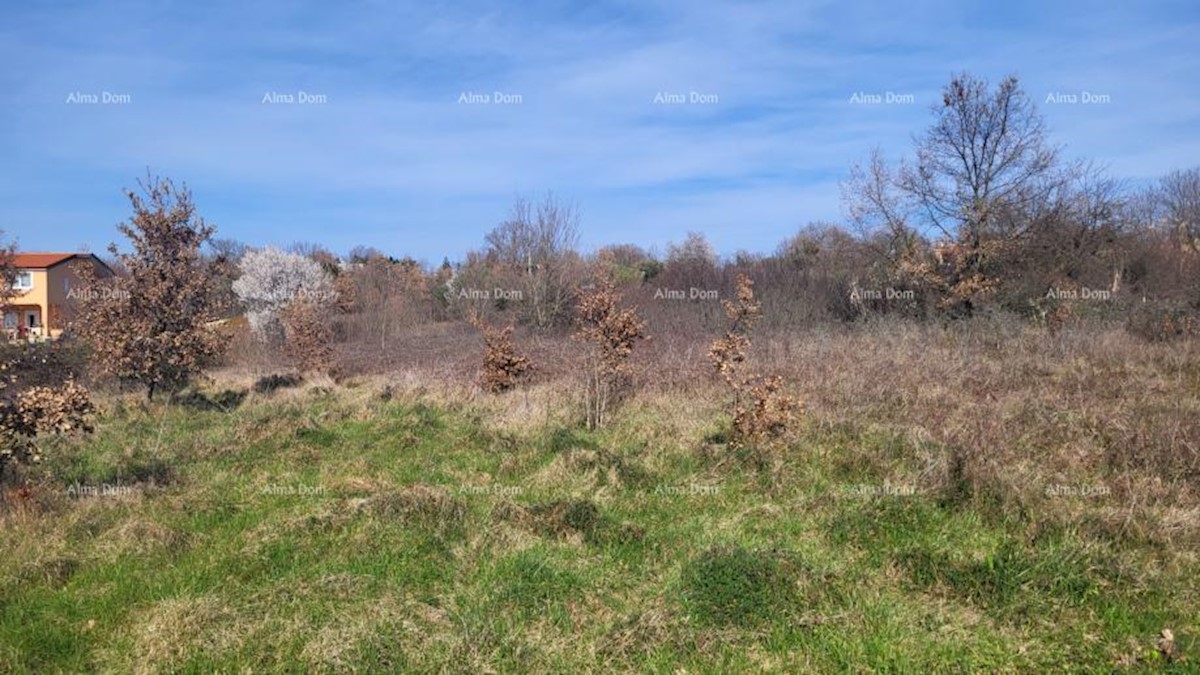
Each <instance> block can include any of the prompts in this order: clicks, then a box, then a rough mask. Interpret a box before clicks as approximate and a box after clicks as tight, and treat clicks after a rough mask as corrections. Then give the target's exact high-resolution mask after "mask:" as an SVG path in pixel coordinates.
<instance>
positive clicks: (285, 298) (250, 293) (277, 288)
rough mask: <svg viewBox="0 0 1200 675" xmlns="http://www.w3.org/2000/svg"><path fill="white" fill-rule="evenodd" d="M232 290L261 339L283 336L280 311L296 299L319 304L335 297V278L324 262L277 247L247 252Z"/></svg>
mask: <svg viewBox="0 0 1200 675" xmlns="http://www.w3.org/2000/svg"><path fill="white" fill-rule="evenodd" d="M239 267H240V269H241V276H240V277H238V279H237V280H236V281H234V282H233V292H234V293H236V294H237V297H238V299H239V300H241V302H242V306H243V307H245V308H246V317H247V318H248V319H249V321H250V328H251V330H253V331H254V334H255V335H257V336H258V337H259V338H260V339H275V338H279V337H282V335H283V326H282V324H281V322H280V313H281V312H282V311H283V309H284V308H285V307H287V306H288V305H289V304H291V303H292V302H293V301H295V300H307V301H309V302H312V303H314V304H316V305H321V304H323V303H332V302H334V300H335V298H336V294H335V291H334V287H333V280H332V279H331V278H330V276H329V273H328V272H326V271H325V269H324V268H322V267H321V264H320V263H318V262H316V261H314V260H312V259H311V258H307V257H305V256H302V255H299V254H296V253H286V252H284V251H280V250H279V249H276V248H270V247H268V248H264V249H259V250H252V251H247V252H246V253H245V255H244V256H242V259H241V262H240V263H239Z"/></svg>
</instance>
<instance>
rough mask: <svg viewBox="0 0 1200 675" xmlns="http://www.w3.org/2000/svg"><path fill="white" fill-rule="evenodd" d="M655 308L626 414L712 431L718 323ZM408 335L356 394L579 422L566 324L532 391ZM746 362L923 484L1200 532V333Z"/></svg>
mask: <svg viewBox="0 0 1200 675" xmlns="http://www.w3.org/2000/svg"><path fill="white" fill-rule="evenodd" d="M654 316H655V315H653V314H651V315H649V318H648V320H647V328H646V332H647V333H648V334H652V335H654V336H655V339H654V340H653V341H649V342H647V343H646V345H645V349H639V350H638V351H637V352H636V353H635V354H634V355H633V356H632V357H631V359H630V361H629V363H630V364H631V367H632V369H633V374H634V385H633V387H634V389H635V390H636V391H637V394H636V396H635V397H634V398H633V399H632V401H631V402H632V403H633V405H631V406H629V408H628V411H627V413H626V414H625V415H626V416H632V417H633V418H637V419H641V418H646V420H651V419H652V420H653V422H654V423H653V424H650V423H649V422H648V421H647V423H645V424H642V423H640V422H639V423H637V424H638V426H637V432H638V433H639V434H641V436H640V437H639V438H640V440H642V441H644V442H646V443H649V444H650V445H652V446H655V445H675V446H680V445H683V446H686V445H688V444H696V443H699V442H700V441H701V440H702V438H703V437H704V435H705V434H707V433H711V432H712V426H711V422H712V420H713V419H714V415H715V414H718V413H719V411H720V409H721V407H722V405H721V400H722V398H723V394H722V389H723V386H722V385H723V384H724V383H723V382H722V381H721V380H720V378H719V376H717V375H716V374H715V373H714V372H713V370H712V366H711V364H710V363H709V362H708V358H707V352H708V346H709V344H710V343H711V337H710V336H711V335H712V331H711V329H709V328H708V327H707V326H706V325H701V324H702V323H703V322H701V321H700V319H697V323H696V324H695V326H693V330H684V331H677V332H672V333H669V334H662V333H660V332H659V331H658V329H657V327H656V325H655V324H654ZM678 319H679V317H675V318H674V319H672V320H673V321H674V320H678ZM704 321H708V319H707V318H706V319H704ZM403 339H404V340H405V341H409V340H411V341H413V343H414V344H416V343H420V348H419V349H416V350H414V352H413V353H412V354H409V355H407V356H405V357H403V358H401V356H400V355H399V354H397V355H396V356H395V358H394V359H391V360H390V361H389V363H390V364H391V365H392V366H393V369H391V370H390V371H387V372H386V373H385V374H378V375H364V376H361V378H360V379H359V382H358V384H359V387H358V389H359V390H361V391H364V392H375V391H378V390H379V389H380V388H382V387H384V386H391V387H394V389H395V391H396V392H397V395H398V396H410V397H423V398H429V399H432V400H433V401H435V402H443V403H449V404H454V405H462V404H463V402H469V404H470V405H471V406H474V407H477V408H479V409H480V410H481V411H482V412H484V413H485V414H484V418H485V419H486V420H487V421H488V423H489V424H490V425H492V426H493V427H494V428H496V429H498V430H501V431H508V432H519V431H521V430H523V429H528V428H530V427H531V426H544V425H548V426H553V425H562V424H569V423H570V421H571V420H573V419H575V417H574V414H573V413H572V410H573V409H574V407H575V406H577V405H578V401H577V400H576V398H575V397H574V396H573V395H572V393H573V389H572V384H571V382H572V381H573V374H572V372H571V366H570V363H571V360H570V358H568V355H569V354H570V352H571V349H572V345H571V341H570V340H567V339H565V337H562V336H553V335H548V336H546V335H542V336H538V335H531V336H529V339H528V340H527V344H528V346H529V349H528V353H529V354H530V356H531V358H533V359H535V360H537V361H538V362H539V363H545V364H546V365H547V367H546V368H545V369H542V370H540V371H539V373H538V375H537V377H536V378H535V380H534V381H533V382H532V383H531V384H530V386H529V387H527V388H526V391H525V393H524V394H523V395H522V396H517V397H503V398H499V399H497V398H494V397H489V398H480V397H478V396H477V394H475V393H473V390H474V387H473V382H472V381H473V379H474V376H475V373H476V372H477V368H478V366H477V362H476V361H475V356H474V349H473V348H465V347H464V345H467V344H470V341H471V340H473V339H477V338H475V337H474V336H472V335H471V331H470V330H469V328H468V327H466V326H465V325H462V324H460V325H458V327H453V326H448V325H433V326H421V327H418V328H417V329H415V331H414V333H413V334H412V335H410V336H406V337H404V338H403ZM746 358H747V360H749V361H752V362H753V363H754V364H755V367H756V370H759V371H762V372H769V373H771V374H773V375H778V376H780V377H783V378H784V379H785V380H787V381H791V382H803V383H804V395H805V408H806V412H807V414H808V416H809V417H810V418H811V420H812V423H813V424H815V425H824V426H828V425H834V426H836V425H839V424H851V425H854V426H855V427H857V428H861V429H866V430H873V431H878V432H880V433H888V434H896V435H899V436H901V437H903V438H906V439H908V442H909V443H910V444H911V445H912V446H913V447H915V448H918V451H917V452H918V454H920V455H921V456H922V457H924V458H925V460H924V461H925V469H924V470H923V471H922V473H921V476H920V482H921V488H922V489H928V490H950V489H951V488H952V486H951V485H950V483H952V482H954V481H955V480H957V481H959V482H965V483H966V485H965V487H966V488H967V490H968V492H969V494H971V495H990V496H994V497H999V502H1000V503H1002V504H1008V505H1009V506H1011V507H1013V508H1036V509H1044V510H1045V511H1046V512H1047V513H1051V514H1058V515H1059V516H1061V517H1062V518H1064V519H1070V518H1076V517H1077V516H1080V515H1081V514H1082V513H1084V512H1087V513H1088V514H1089V516H1088V519H1087V522H1088V523H1089V526H1090V527H1094V528H1096V529H1097V530H1101V531H1105V532H1109V533H1112V534H1114V535H1131V536H1138V537H1148V538H1152V539H1155V540H1163V541H1167V540H1181V539H1183V540H1188V539H1196V538H1200V525H1198V524H1197V523H1200V520H1198V519H1197V518H1196V516H1197V515H1198V512H1197V509H1198V508H1200V489H1198V488H1197V484H1198V480H1200V365H1198V364H1200V343H1197V342H1196V341H1194V340H1186V339H1184V340H1175V341H1171V342H1148V341H1146V340H1143V339H1141V338H1139V337H1137V336H1134V335H1131V334H1130V333H1128V332H1127V331H1126V330H1124V328H1123V327H1122V326H1118V325H1113V326H1103V325H1096V324H1089V323H1087V322H1083V321H1071V322H1064V323H1063V325H1061V326H1057V327H1056V328H1055V330H1054V331H1053V332H1049V331H1047V330H1046V328H1045V327H1041V326H1037V325H1028V324H1023V323H1020V322H1018V321H1015V320H1006V319H989V318H985V317H981V318H976V319H974V320H971V321H964V322H958V323H950V324H945V325H938V324H920V323H913V322H906V321H902V320H895V321H890V320H879V321H874V322H866V323H860V324H854V325H836V324H819V325H814V326H812V327H809V328H806V329H802V330H780V329H769V328H762V329H760V330H758V331H757V332H756V333H755V339H754V342H753V345H751V346H749V347H748V348H747V350H746ZM225 374H226V376H229V375H234V376H236V373H234V372H233V371H226V373H225ZM242 381H245V380H244V379H243V380H242ZM474 391H477V390H474ZM286 395H287V396H295V397H304V396H307V395H308V394H306V393H305V392H304V391H303V390H301V391H296V392H287V393H286ZM364 395H367V394H364ZM614 433H623V432H621V431H620V430H616V431H615V432H614ZM653 461H654V460H653V458H650V459H649V460H648V463H649V465H650V466H652V465H653ZM864 461H865V460H864ZM956 465H957V466H956ZM904 478H905V479H906V480H907V479H909V478H911V477H910V476H906V477H904ZM1052 486H1068V487H1073V488H1081V487H1082V488H1088V489H1093V491H1094V489H1095V488H1100V489H1101V491H1102V492H1104V494H1091V495H1089V496H1087V497H1086V498H1082V497H1081V498H1077V499H1072V498H1062V497H1061V496H1056V495H1047V494H1046V491H1047V489H1048V488H1049V487H1052ZM958 487H959V488H962V487H964V486H963V485H959V486H958Z"/></svg>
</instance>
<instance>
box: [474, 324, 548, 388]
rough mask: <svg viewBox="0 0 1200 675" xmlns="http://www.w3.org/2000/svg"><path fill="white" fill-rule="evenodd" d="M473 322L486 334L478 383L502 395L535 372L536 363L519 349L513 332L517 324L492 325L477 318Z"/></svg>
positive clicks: (482, 333) (483, 334)
mask: <svg viewBox="0 0 1200 675" xmlns="http://www.w3.org/2000/svg"><path fill="white" fill-rule="evenodd" d="M471 323H472V325H473V326H475V328H477V329H478V330H479V333H480V334H481V335H482V336H483V344H484V353H483V369H482V371H481V372H480V375H479V386H481V387H483V388H484V389H485V390H487V391H489V392H491V393H493V394H499V393H501V392H505V391H508V390H510V389H513V388H515V387H516V386H517V385H518V384H520V383H521V382H522V381H524V380H525V379H527V378H528V377H529V376H530V374H531V373H532V372H533V362H531V361H530V360H529V359H528V358H527V357H526V356H525V355H523V354H521V352H520V351H518V350H517V346H516V345H515V344H514V343H513V340H512V335H513V331H514V330H516V327H515V326H511V325H510V326H505V327H504V328H493V327H492V326H489V325H487V324H486V323H484V322H483V320H481V319H478V318H473V319H472V322H471Z"/></svg>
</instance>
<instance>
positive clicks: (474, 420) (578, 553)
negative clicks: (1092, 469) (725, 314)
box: [0, 346, 1200, 673]
mask: <svg viewBox="0 0 1200 675" xmlns="http://www.w3.org/2000/svg"><path fill="white" fill-rule="evenodd" d="M948 348H953V349H958V348H959V347H958V346H952V347H948ZM1076 358H1077V357H1076V356H1072V355H1071V354H1070V352H1069V350H1067V351H1065V352H1063V354H1062V361H1063V363H1066V364H1068V365H1069V364H1071V363H1074V361H1073V359H1076ZM1146 358H1147V360H1146V362H1145V363H1151V362H1152V360H1153V359H1152V358H1151V357H1149V356H1148V357H1146ZM1154 358H1157V357H1154ZM1078 368H1079V366H1078V364H1076V369H1078ZM1052 370H1053V369H1052ZM1144 370H1145V372H1146V375H1145V377H1146V378H1148V379H1149V380H1154V381H1158V380H1156V379H1155V378H1157V377H1158V375H1161V372H1160V371H1158V370H1155V369H1154V368H1152V367H1150V366H1148V365H1147V366H1146V368H1145V369H1144ZM1054 372H1056V373H1057V374H1056V375H1055V374H1050V375H1047V376H1046V377H1047V378H1049V380H1052V381H1054V382H1057V383H1058V384H1057V385H1055V386H1058V387H1059V388H1061V389H1062V390H1063V391H1064V392H1067V391H1074V389H1073V387H1075V386H1077V384H1078V383H1077V380H1078V377H1079V375H1078V373H1077V372H1076V370H1073V369H1071V368H1070V367H1068V368H1066V370H1059V371H1054ZM1156 373H1157V375H1156ZM1091 376H1092V377H1100V378H1103V377H1105V375H1104V374H1103V373H1101V374H1099V375H1097V374H1095V373H1092V374H1091ZM1055 378H1057V379H1055ZM1160 379H1161V378H1160ZM384 384H385V383H384V382H381V381H374V380H361V381H357V382H350V383H346V384H344V385H343V386H338V387H334V386H329V387H318V386H313V385H305V386H303V387H300V388H297V389H287V390H280V391H278V392H275V393H274V394H254V393H251V394H249V395H248V396H246V395H245V394H244V392H241V391H238V392H236V393H228V394H226V395H225V396H220V395H218V394H216V393H215V392H216V391H217V389H214V388H210V391H209V393H208V394H207V395H204V396H200V395H197V396H194V397H192V398H191V399H189V400H187V401H186V402H183V403H175V404H172V405H168V404H165V403H154V404H149V405H147V404H143V403H141V402H140V401H138V400H136V399H135V398H121V397H112V398H110V399H107V400H104V401H102V408H103V410H102V415H101V418H100V424H99V427H98V429H97V432H96V434H94V435H93V436H91V437H87V438H83V439H76V440H61V441H58V442H55V443H51V444H49V445H48V447H47V454H46V460H45V461H44V462H43V464H42V465H40V466H39V467H37V468H36V469H35V471H34V473H33V474H32V476H31V478H32V479H33V485H34V487H33V488H32V489H30V490H26V491H24V492H22V493H20V494H19V495H15V496H14V495H10V504H9V505H8V507H7V511H6V513H5V515H4V517H3V518H4V519H3V532H4V537H3V540H2V541H0V558H2V559H3V560H4V561H5V563H4V565H3V570H2V575H3V576H0V671H3V672H39V673H45V672H79V671H93V670H100V671H109V672H129V671H134V672H157V671H174V672H197V673H199V672H214V671H219V672H241V671H249V670H253V671H260V672H261V671H268V672H277V671H290V672H297V671H306V670H316V671H327V672H344V671H353V670H358V671H377V670H391V671H458V672H529V671H532V672H585V671H610V670H617V671H646V670H649V671H660V672H685V671H686V672H731V671H760V670H768V671H779V672H810V671H824V672H831V671H836V672H844V671H861V672H866V671H891V672H966V671H987V672H1033V671H1047V670H1060V671H1063V670H1065V671H1079V672H1111V671H1112V670H1113V669H1114V668H1129V669H1133V670H1139V669H1155V670H1158V669H1165V670H1167V671H1173V672H1189V671H1190V670H1191V669H1193V668H1195V667H1197V666H1196V664H1197V663H1200V660H1198V659H1200V657H1197V656H1196V654H1197V650H1200V645H1197V644H1196V642H1195V636H1196V635H1197V633H1198V630H1200V625H1198V618H1200V617H1198V611H1197V608H1200V584H1198V583H1197V582H1196V579H1197V572H1200V563H1198V561H1197V556H1196V552H1197V551H1196V547H1195V544H1194V539H1190V538H1188V537H1185V536H1183V535H1180V534H1179V532H1180V531H1182V530H1179V529H1178V528H1176V529H1172V528H1171V527H1168V526H1167V525H1163V524H1162V523H1165V522H1167V521H1168V520H1169V518H1170V517H1171V516H1170V513H1168V511H1165V510H1160V511H1159V514H1160V516H1161V518H1162V519H1166V520H1161V521H1160V523H1159V525H1160V526H1159V527H1151V526H1144V527H1137V528H1124V529H1122V528H1114V527H1113V526H1112V523H1113V522H1114V520H1117V521H1119V519H1120V517H1121V514H1124V517H1125V518H1126V520H1127V521H1130V522H1133V521H1137V522H1142V521H1143V520H1144V519H1145V518H1146V516H1145V514H1144V513H1143V511H1138V510H1135V509H1134V508H1133V507H1131V506H1129V504H1127V501H1128V499H1129V498H1128V493H1126V492H1121V491H1120V490H1119V489H1117V488H1114V487H1112V486H1114V485H1117V481H1116V479H1115V478H1113V477H1112V476H1107V477H1106V474H1104V473H1103V472H1102V471H1101V472H1099V473H1089V474H1080V475H1088V476H1092V477H1093V478H1094V480H1090V481H1083V482H1081V481H1079V480H1075V481H1074V482H1069V483H1064V484H1056V483H1053V481H1054V480H1055V479H1054V478H1053V476H1052V475H1049V474H1047V476H1048V478H1047V480H1048V481H1050V483H1046V484H1041V485H1036V486H1028V487H1030V489H1031V494H1032V493H1036V494H1037V495H1039V496H1040V498H1039V499H1037V500H1032V499H1027V498H1023V497H1020V496H1016V497H1014V496H1013V495H1011V494H1008V495H1005V494H1000V493H998V492H994V491H991V490H989V489H988V487H987V486H988V485H989V484H991V483H989V482H988V480H990V478H987V477H986V476H985V477H984V478H981V477H980V476H974V477H973V476H972V474H971V472H970V471H965V470H963V469H962V467H958V468H957V469H956V468H955V460H954V459H953V458H954V457H955V456H956V454H955V452H954V450H953V448H950V447H948V446H947V445H946V443H945V442H944V441H943V440H940V439H938V438H934V437H932V436H930V435H929V434H925V435H922V434H919V433H910V432H909V431H905V430H903V429H902V428H901V426H900V425H888V424H881V423H878V422H877V421H878V420H879V419H881V415H874V416H871V417H869V418H868V417H864V416H859V417H857V418H856V416H855V415H831V414H826V412H824V411H823V410H822V409H821V407H820V405H819V403H820V401H819V400H818V401H817V404H818V405H817V406H816V409H814V410H812V411H810V414H809V415H807V416H806V417H805V418H804V421H803V423H802V424H801V426H800V428H798V429H795V430H794V432H793V433H792V434H791V435H789V436H788V437H787V438H786V439H785V441H784V442H783V443H782V444H781V445H780V446H779V447H776V448H774V449H773V450H771V451H770V452H762V453H747V452H744V451H743V452H738V451H733V450H731V449H729V448H727V447H726V446H725V445H723V444H722V442H721V440H722V435H723V433H724V430H725V429H726V428H727V426H728V420H727V418H725V417H724V415H723V413H722V405H721V399H720V398H719V396H717V395H716V393H715V392H711V391H707V390H705V391H703V392H700V391H697V393H695V394H693V395H681V394H670V393H665V392H660V393H647V394H644V395H639V396H638V397H636V398H635V399H634V400H632V401H630V402H629V403H628V404H627V405H626V406H624V407H623V408H622V409H621V410H620V411H619V413H618V415H617V417H616V419H615V421H614V423H613V424H612V425H610V426H609V427H607V428H605V429H603V430H601V431H598V432H594V433H592V432H584V431H580V430H579V428H578V425H577V424H574V423H573V422H572V421H571V420H570V419H568V418H567V417H566V415H565V413H563V409H564V408H563V406H555V405H552V402H553V401H556V400H559V399H560V397H561V391H558V390H555V389H554V388H553V387H551V386H548V385H545V386H539V387H535V389H534V390H533V391H532V392H525V393H522V392H516V393H513V394H510V395H506V396H503V397H491V396H468V397H455V396H446V395H442V394H439V393H437V392H436V391H430V390H424V391H423V390H420V389H418V388H405V387H397V388H395V390H393V389H392V388H390V387H389V388H386V389H385V388H384V386H383V385H384ZM1038 386H1039V387H1045V386H1047V385H1046V384H1045V382H1043V383H1042V384H1039V385H1038ZM1179 386H1180V387H1183V389H1182V390H1178V391H1171V392H1168V394H1170V395H1172V396H1176V397H1178V396H1179V395H1181V394H1180V391H1191V389H1189V387H1192V386H1193V384H1192V382H1191V380H1187V379H1185V380H1180V381H1179ZM997 391H1000V390H999V389H997ZM843 394H844V392H843ZM818 395H819V396H820V394H818ZM243 396H245V398H244V400H243ZM828 396H829V397H830V398H835V397H834V395H833V394H828ZM881 396H882V395H881ZM876 403H877V404H879V405H883V404H884V403H885V402H884V400H883V399H882V398H879V399H878V400H877V401H876ZM1191 404H1194V399H1193V400H1190V402H1188V405H1191ZM997 405H998V404H997ZM1000 408H1002V406H998V408H997V410H999V409H1000ZM1010 412H1012V411H1010ZM1046 415H1047V418H1046V419H1048V420H1050V421H1043V422H1042V424H1043V426H1041V427H1037V426H1035V422H1029V423H1028V424H1026V425H1025V426H1023V427H1020V429H1022V431H1021V433H1023V434H1033V435H1034V437H1036V438H1037V439H1041V441H1042V442H1044V443H1055V444H1058V445H1056V446H1055V447H1059V446H1062V447H1061V448H1060V450H1062V448H1068V449H1069V447H1073V446H1072V445H1071V442H1070V438H1065V437H1064V438H1059V437H1056V436H1054V435H1053V434H1050V433H1049V431H1048V430H1050V429H1053V428H1055V427H1054V425H1055V424H1058V423H1059V422H1061V419H1060V418H1057V417H1055V416H1054V413H1053V411H1046ZM868 419H869V420H871V421H867V420H868ZM1073 423H1074V422H1073ZM930 424H932V422H930ZM1018 426H1019V425H1018ZM1026 440H1028V439H1026ZM1062 452H1068V450H1062ZM1015 470H1016V469H1015V468H1014V471H1015ZM1129 471H1133V469H1129ZM981 475H982V474H981ZM1015 475H1019V476H1022V477H1024V476H1026V474H1023V473H1017V474H1015ZM1054 475H1057V474H1054ZM988 476H991V475H990V474H989V475H988ZM994 477H995V476H991V478H994ZM1023 479H1024V478H1023ZM1147 480H1148V479H1147ZM995 484H996V485H1002V484H1003V483H1002V482H1000V483H995ZM1047 485H1051V486H1050V487H1047ZM1193 513H1194V512H1193ZM1187 531H1190V532H1194V529H1193V530H1187ZM1163 533H1165V534H1163ZM1163 629H1169V630H1171V631H1172V632H1173V635H1174V644H1173V645H1166V646H1164V647H1161V648H1160V645H1159V642H1158V641H1159V638H1160V632H1161V631H1163ZM1164 652H1173V653H1174V654H1175V656H1174V657H1173V658H1168V657H1166V656H1164Z"/></svg>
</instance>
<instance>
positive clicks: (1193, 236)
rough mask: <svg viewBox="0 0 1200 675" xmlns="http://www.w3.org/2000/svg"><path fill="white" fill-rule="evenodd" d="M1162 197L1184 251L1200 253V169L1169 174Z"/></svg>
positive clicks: (1163, 184)
mask: <svg viewBox="0 0 1200 675" xmlns="http://www.w3.org/2000/svg"><path fill="white" fill-rule="evenodd" d="M1158 195H1159V199H1160V200H1161V202H1162V206H1163V209H1164V210H1165V211H1166V214H1165V215H1166V218H1167V224H1168V225H1169V227H1170V228H1171V230H1172V232H1173V234H1174V236H1175V237H1176V239H1178V241H1179V245H1180V247H1181V248H1183V249H1184V250H1188V251H1191V252H1193V253H1200V169H1195V168H1194V169H1188V170H1187V171H1173V172H1171V173H1169V174H1167V176H1166V177H1164V178H1163V179H1162V181H1161V183H1160V185H1159V188H1158Z"/></svg>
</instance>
